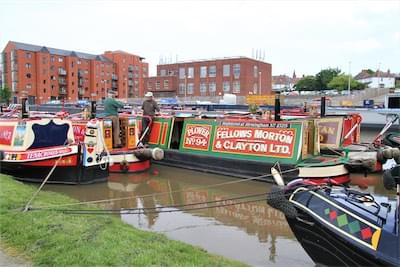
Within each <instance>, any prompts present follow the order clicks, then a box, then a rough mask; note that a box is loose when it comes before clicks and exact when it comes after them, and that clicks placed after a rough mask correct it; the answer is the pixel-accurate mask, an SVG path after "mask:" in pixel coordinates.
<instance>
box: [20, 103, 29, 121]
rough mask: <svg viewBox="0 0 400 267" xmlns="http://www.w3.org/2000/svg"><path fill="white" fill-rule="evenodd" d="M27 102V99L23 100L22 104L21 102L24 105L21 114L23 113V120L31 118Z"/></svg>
mask: <svg viewBox="0 0 400 267" xmlns="http://www.w3.org/2000/svg"><path fill="white" fill-rule="evenodd" d="M26 101H27V98H22V102H21V105H22V107H21V112H22V118H23V119H24V118H28V117H29V114H28V110H27V108H26Z"/></svg>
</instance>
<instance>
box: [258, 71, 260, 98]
mask: <svg viewBox="0 0 400 267" xmlns="http://www.w3.org/2000/svg"><path fill="white" fill-rule="evenodd" d="M258 88H259V90H260V95H261V71H259V72H258Z"/></svg>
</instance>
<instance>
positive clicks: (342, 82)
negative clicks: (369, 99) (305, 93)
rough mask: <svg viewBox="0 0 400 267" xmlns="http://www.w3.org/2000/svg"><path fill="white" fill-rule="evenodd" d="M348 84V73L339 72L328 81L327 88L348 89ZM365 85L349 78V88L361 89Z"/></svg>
mask: <svg viewBox="0 0 400 267" xmlns="http://www.w3.org/2000/svg"><path fill="white" fill-rule="evenodd" d="M348 86H349V75H344V74H341V75H339V76H336V77H334V78H333V79H332V80H331V81H330V82H329V83H328V88H329V89H335V90H338V91H344V90H348ZM364 88H365V85H364V84H363V83H360V82H358V81H356V80H354V79H353V78H350V90H361V89H364Z"/></svg>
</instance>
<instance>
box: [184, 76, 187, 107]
mask: <svg viewBox="0 0 400 267" xmlns="http://www.w3.org/2000/svg"><path fill="white" fill-rule="evenodd" d="M186 92H187V76H186V75H185V100H184V101H185V102H184V106H186Z"/></svg>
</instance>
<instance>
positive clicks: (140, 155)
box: [72, 114, 164, 173]
mask: <svg viewBox="0 0 400 267" xmlns="http://www.w3.org/2000/svg"><path fill="white" fill-rule="evenodd" d="M101 121H102V126H103V127H102V129H101V130H102V132H101V133H100V135H101V137H102V140H104V147H105V150H106V151H107V152H108V153H107V156H108V157H109V159H110V162H112V164H110V165H109V171H110V172H113V173H137V172H143V171H146V170H148V169H149V168H150V164H151V160H161V159H162V158H163V157H164V151H163V150H162V149H160V148H159V147H157V146H154V147H153V148H144V147H140V145H139V144H140V136H139V130H138V127H139V124H138V120H137V118H136V116H131V115H128V114H120V116H119V122H120V137H121V144H122V146H121V147H119V148H115V147H114V146H113V136H114V135H113V127H112V121H111V119H108V118H102V119H101ZM86 123H87V120H82V119H78V120H73V121H72V125H73V129H74V136H75V138H76V139H78V140H82V139H83V133H84V131H85V127H86Z"/></svg>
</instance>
